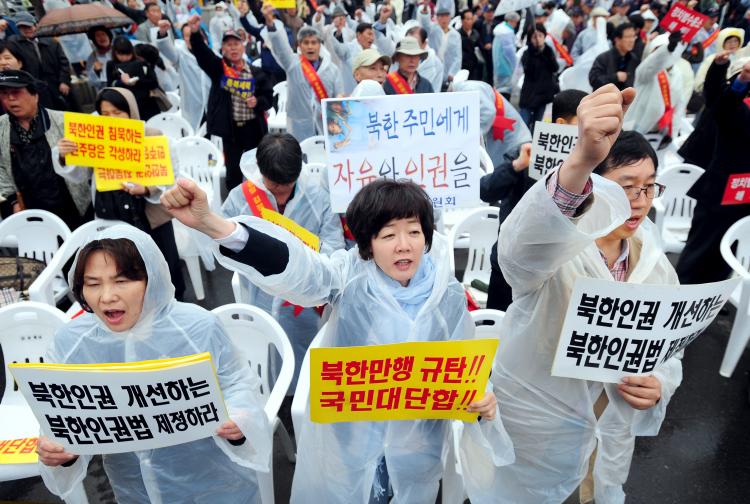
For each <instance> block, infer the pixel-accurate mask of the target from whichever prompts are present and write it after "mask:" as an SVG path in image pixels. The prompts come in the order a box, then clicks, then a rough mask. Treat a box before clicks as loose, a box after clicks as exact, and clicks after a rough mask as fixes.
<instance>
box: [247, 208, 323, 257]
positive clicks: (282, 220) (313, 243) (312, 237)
mask: <svg viewBox="0 0 750 504" xmlns="http://www.w3.org/2000/svg"><path fill="white" fill-rule="evenodd" d="M260 213H261V217H262V218H263V219H264V220H267V221H268V222H273V223H274V224H276V225H277V226H281V227H283V228H284V229H286V230H287V231H289V232H290V233H292V234H293V235H294V236H296V237H297V238H299V239H300V240H302V243H304V244H305V245H307V246H308V247H310V248H311V249H313V250H314V251H315V252H320V238H319V237H318V235H316V234H315V233H313V232H312V231H309V230H307V229H305V228H304V227H302V226H300V225H299V224H297V223H296V222H294V221H293V220H292V219H290V218H289V217H285V216H284V215H282V214H280V213H279V212H277V211H275V210H271V209H270V208H262V209H261V211H260Z"/></svg>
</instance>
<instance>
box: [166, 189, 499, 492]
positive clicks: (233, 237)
mask: <svg viewBox="0 0 750 504" xmlns="http://www.w3.org/2000/svg"><path fill="white" fill-rule="evenodd" d="M162 203H163V204H164V206H165V207H166V208H167V209H168V210H169V211H170V212H171V213H172V214H173V215H174V216H175V217H176V218H177V219H179V220H180V221H181V222H183V223H184V224H186V225H187V226H190V227H193V228H195V229H197V230H199V231H201V232H203V233H205V234H207V235H208V236H210V237H212V238H214V239H215V240H216V241H217V243H218V244H219V245H221V247H220V249H219V252H218V254H217V257H218V259H219V262H221V263H222V264H223V265H224V266H226V267H228V268H230V269H233V270H236V271H240V272H241V273H242V274H243V275H245V276H247V277H248V278H249V279H250V280H251V281H252V282H253V283H254V284H255V285H257V286H258V287H260V288H261V289H263V290H264V291H266V292H268V293H269V294H271V295H274V296H279V297H282V298H284V299H287V300H288V301H289V302H290V303H293V304H297V305H299V306H304V307H313V306H319V305H322V304H326V303H327V304H329V306H330V308H331V315H330V318H329V319H328V322H327V325H326V333H325V335H324V336H323V340H322V346H328V347H341V346H361V345H379V344H386V343H397V342H406V341H412V342H417V341H445V340H457V339H466V338H470V337H471V335H472V333H473V324H472V322H471V318H470V316H469V313H468V311H467V309H466V297H465V294H464V291H463V288H462V287H461V285H460V284H459V283H458V282H457V281H456V279H455V277H454V276H453V275H452V273H451V272H450V260H449V258H448V255H447V254H448V253H449V251H450V247H449V246H448V244H447V243H446V242H444V240H443V239H442V238H440V237H439V235H437V234H434V233H433V226H434V222H433V209H432V202H431V200H430V198H429V196H427V194H426V193H425V192H424V191H423V190H422V189H421V188H419V186H417V185H416V184H414V183H412V182H408V181H402V182H397V181H393V180H377V181H375V182H372V183H370V184H367V185H366V186H365V187H364V188H362V189H361V190H360V191H359V192H358V193H357V194H356V196H355V197H354V200H353V201H352V203H351V204H350V205H349V208H348V210H347V212H346V218H347V222H348V225H349V227H350V229H351V231H352V233H353V235H354V237H355V239H356V242H357V247H355V248H353V249H351V250H349V251H345V250H337V251H336V252H334V253H333V254H331V255H325V254H320V253H318V252H315V251H313V250H311V249H310V248H308V247H306V246H305V245H304V244H303V243H302V241H301V240H300V239H298V238H297V237H295V236H294V235H292V234H291V233H289V232H288V231H287V230H285V229H282V228H281V227H279V226H276V225H274V224H272V223H270V222H267V221H265V220H263V219H259V218H257V217H249V216H240V217H237V218H234V219H232V220H227V219H224V218H222V217H220V216H218V215H216V214H214V213H212V212H211V211H210V209H209V207H208V202H207V200H206V194H205V193H204V192H203V191H202V190H201V189H200V188H199V187H198V186H197V185H196V184H195V183H193V182H192V181H188V180H179V181H178V185H177V187H175V188H174V189H172V190H169V191H167V192H166V193H165V194H164V195H163V196H162ZM468 411H470V412H475V413H477V414H478V415H481V416H482V417H483V420H482V421H480V422H478V423H476V422H475V423H469V424H464V432H465V435H470V436H471V439H472V440H473V441H474V442H475V443H480V442H481V446H483V447H485V448H487V449H489V448H490V447H491V446H492V447H494V449H495V450H494V452H492V453H489V452H485V450H484V449H483V448H475V449H474V450H473V451H471V452H470V453H464V454H463V456H468V457H482V460H483V461H488V460H489V462H487V463H489V464H490V465H493V464H503V463H508V462H510V461H511V460H512V459H513V452H512V448H511V447H510V445H509V444H508V442H507V441H508V440H507V435H506V434H505V431H504V428H503V426H502V422H501V421H500V419H499V418H498V417H497V412H496V404H495V401H494V396H493V394H492V393H490V392H488V393H487V394H486V395H485V396H484V397H483V398H482V399H481V400H480V401H476V402H473V403H471V405H470V406H469V410H468ZM296 434H297V440H298V450H297V467H296V470H295V475H294V482H293V485H292V502H295V503H306V502H311V500H313V501H319V502H325V503H327V504H332V503H333V504H335V503H341V504H344V503H346V504H350V503H362V504H366V503H368V502H381V501H382V500H383V499H385V498H386V495H387V489H388V481H387V480H388V479H390V486H391V487H392V488H393V492H394V499H395V501H397V502H414V503H428V502H429V503H432V502H435V499H436V496H437V493H438V486H439V480H440V478H441V476H442V472H443V460H442V457H443V453H444V449H445V443H447V442H452V441H451V434H450V424H449V422H447V421H444V420H413V421H412V420H410V421H393V422H341V423H334V424H316V423H311V422H309V421H308V422H305V423H304V424H303V427H302V429H301V432H297V433H296ZM480 440H481V441H480ZM472 446H475V447H476V446H477V444H474V445H472ZM386 473H387V476H388V477H386ZM467 485H471V483H467ZM371 497H372V499H373V500H372V501H371V500H370V499H371Z"/></svg>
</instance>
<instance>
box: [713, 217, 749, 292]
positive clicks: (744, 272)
mask: <svg viewBox="0 0 750 504" xmlns="http://www.w3.org/2000/svg"><path fill="white" fill-rule="evenodd" d="M732 246H734V247H735V250H734V251H732ZM719 248H720V250H721V256H722V257H723V258H724V260H725V261H726V262H727V264H728V265H729V266H730V267H731V268H732V270H734V272H735V273H737V274H738V275H740V276H742V277H744V278H745V279H748V280H750V216H747V217H744V218H742V219H740V220H738V221H737V222H735V223H734V224H732V225H731V227H730V228H729V229H727V232H726V233H724V236H723V237H722V239H721V244H720V245H719Z"/></svg>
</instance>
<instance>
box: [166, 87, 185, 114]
mask: <svg viewBox="0 0 750 504" xmlns="http://www.w3.org/2000/svg"><path fill="white" fill-rule="evenodd" d="M166 94H167V98H169V101H170V103H172V108H171V109H169V112H177V111H178V110H180V104H181V103H182V99H181V98H180V93H178V92H177V91H167V93H166Z"/></svg>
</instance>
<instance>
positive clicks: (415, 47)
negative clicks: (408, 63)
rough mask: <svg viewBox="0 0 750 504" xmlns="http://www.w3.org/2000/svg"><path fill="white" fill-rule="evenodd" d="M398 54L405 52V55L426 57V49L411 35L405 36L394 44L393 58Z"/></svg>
mask: <svg viewBox="0 0 750 504" xmlns="http://www.w3.org/2000/svg"><path fill="white" fill-rule="evenodd" d="M399 54H406V55H407V56H419V57H421V58H422V59H425V58H427V51H426V50H425V49H422V48H421V47H419V41H418V40H417V39H416V38H415V37H412V36H406V37H404V38H402V39H401V42H399V43H398V45H397V46H396V51H395V52H394V53H393V57H394V58H395V57H396V56H398V55H399Z"/></svg>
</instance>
